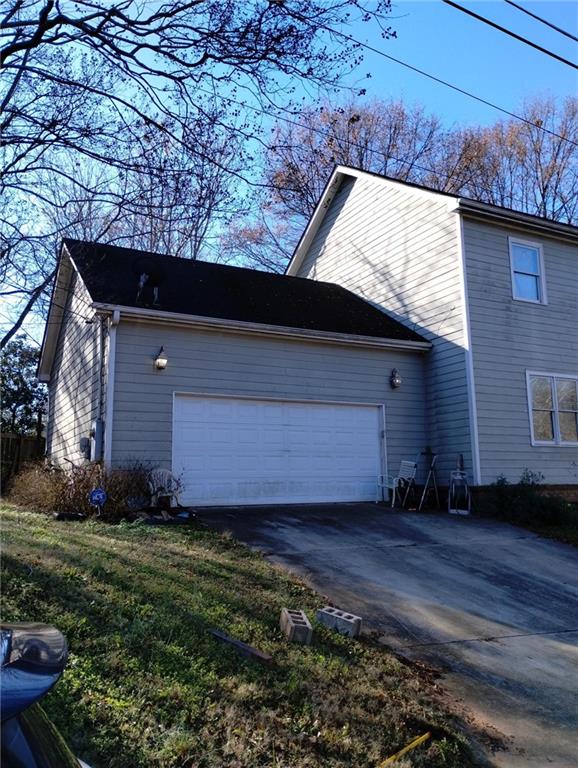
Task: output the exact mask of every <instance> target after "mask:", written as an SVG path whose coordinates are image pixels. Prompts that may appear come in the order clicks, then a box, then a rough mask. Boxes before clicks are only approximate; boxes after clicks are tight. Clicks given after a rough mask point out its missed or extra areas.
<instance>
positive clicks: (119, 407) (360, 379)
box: [112, 316, 425, 470]
mask: <svg viewBox="0 0 578 768" xmlns="http://www.w3.org/2000/svg"><path fill="white" fill-rule="evenodd" d="M161 345H162V346H164V348H165V351H166V353H167V357H168V365H167V368H166V370H164V371H156V370H155V369H154V367H153V359H154V357H155V355H156V354H157V353H158V350H159V347H160V346H161ZM394 367H397V368H399V369H400V370H401V371H403V375H404V384H403V387H402V388H401V389H399V390H392V389H391V387H390V385H389V377H390V375H391V370H392V368H394ZM423 387H424V385H423V355H422V354H420V353H416V352H397V351H395V352H390V351H382V350H374V349H366V348H363V349H362V348H359V347H357V348H356V347H352V346H342V345H333V344H324V343H313V342H305V341H299V340H285V339H275V338H271V337H267V336H259V337H258V336H249V335H240V334H234V333H224V332H219V331H201V330H194V329H191V328H187V327H175V326H168V325H165V326H162V325H158V324H152V323H150V322H144V321H143V322H136V321H132V320H128V319H127V318H124V317H122V316H121V321H120V324H119V326H118V329H117V347H116V374H115V390H114V420H113V438H112V464H113V465H115V466H120V465H125V464H128V463H131V462H133V461H144V462H147V463H149V464H152V465H155V466H163V467H167V468H170V467H171V456H172V409H173V393H174V392H191V393H206V394H222V395H226V394H230V395H245V396H247V395H248V396H255V397H260V398H279V399H281V400H282V399H294V400H321V401H333V402H335V401H342V402H351V403H376V404H385V408H386V422H387V427H386V428H387V449H388V462H389V468H390V470H394V469H397V468H398V467H399V462H400V460H401V458H402V457H403V458H405V457H407V456H408V455H409V456H414V455H416V453H417V452H418V451H419V450H422V449H423V445H424V439H425V426H424V389H423Z"/></svg>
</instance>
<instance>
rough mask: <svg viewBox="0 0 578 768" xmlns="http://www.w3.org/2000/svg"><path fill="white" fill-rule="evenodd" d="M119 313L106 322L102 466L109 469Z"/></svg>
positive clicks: (116, 312)
mask: <svg viewBox="0 0 578 768" xmlns="http://www.w3.org/2000/svg"><path fill="white" fill-rule="evenodd" d="M119 322H120V312H119V310H118V309H115V310H114V311H113V313H112V317H110V318H109V321H108V360H107V370H106V410H105V415H104V457H103V458H104V466H105V468H106V469H110V465H111V462H112V420H113V414H114V374H115V366H116V329H117V326H118V324H119Z"/></svg>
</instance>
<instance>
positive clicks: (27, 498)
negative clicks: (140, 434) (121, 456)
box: [10, 462, 150, 522]
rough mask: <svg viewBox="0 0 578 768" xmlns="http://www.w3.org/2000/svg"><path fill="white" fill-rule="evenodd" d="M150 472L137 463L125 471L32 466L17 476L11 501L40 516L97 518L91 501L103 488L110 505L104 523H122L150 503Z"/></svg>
mask: <svg viewBox="0 0 578 768" xmlns="http://www.w3.org/2000/svg"><path fill="white" fill-rule="evenodd" d="M147 478H148V468H147V467H145V466H143V465H142V464H138V463H135V464H133V465H131V466H130V467H127V468H125V469H110V470H107V469H105V468H104V467H103V466H102V464H86V465H84V466H72V467H70V469H61V468H58V467H53V466H49V465H47V464H44V463H40V462H38V463H35V464H29V465H27V466H26V467H24V468H23V469H22V471H21V472H19V473H18V475H16V477H15V478H14V479H13V481H12V485H11V489H10V499H11V500H12V501H13V502H15V503H16V504H20V505H22V506H26V507H29V508H30V509H33V510H36V511H38V512H45V513H51V512H63V513H75V514H82V515H86V516H97V515H99V510H98V509H97V508H96V507H93V506H92V505H91V504H90V501H89V495H90V492H91V491H92V490H93V489H94V488H103V489H104V490H105V491H106V494H107V501H106V503H105V505H104V507H103V509H102V515H101V517H102V519H103V520H106V521H107V522H118V521H119V520H122V519H124V518H126V517H127V516H129V515H130V514H131V513H132V512H134V511H135V509H138V508H139V507H141V506H145V505H147V504H148V503H149V502H150V491H149V487H148V479H147Z"/></svg>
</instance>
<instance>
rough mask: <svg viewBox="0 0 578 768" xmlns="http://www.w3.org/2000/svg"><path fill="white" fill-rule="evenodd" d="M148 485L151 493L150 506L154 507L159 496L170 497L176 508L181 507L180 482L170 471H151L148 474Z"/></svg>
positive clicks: (159, 468)
mask: <svg viewBox="0 0 578 768" xmlns="http://www.w3.org/2000/svg"><path fill="white" fill-rule="evenodd" d="M148 484H149V489H150V492H151V505H152V506H156V505H157V504H158V500H159V497H160V496H170V498H171V500H172V499H174V500H175V501H176V503H177V505H178V506H181V499H180V493H181V482H180V480H179V479H178V478H177V477H175V476H174V475H173V473H172V472H171V470H170V469H162V468H161V467H158V468H157V469H151V471H150V472H149V474H148Z"/></svg>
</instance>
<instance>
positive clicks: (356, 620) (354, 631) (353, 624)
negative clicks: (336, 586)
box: [317, 605, 361, 637]
mask: <svg viewBox="0 0 578 768" xmlns="http://www.w3.org/2000/svg"><path fill="white" fill-rule="evenodd" d="M317 621H319V622H321V624H324V625H325V626H326V627H329V628H330V629H336V630H337V631H338V632H339V634H340V635H348V636H349V637H357V636H358V635H359V634H360V633H361V616H355V614H353V613H347V611H340V610H339V609H338V608H333V607H332V606H331V605H326V606H325V608H320V609H319V610H318V611H317Z"/></svg>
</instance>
